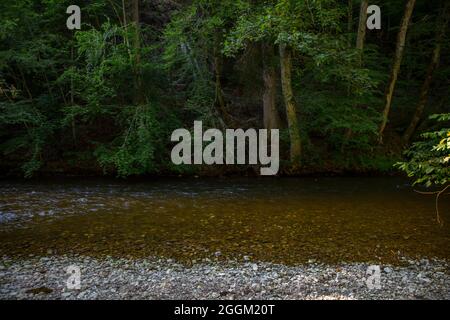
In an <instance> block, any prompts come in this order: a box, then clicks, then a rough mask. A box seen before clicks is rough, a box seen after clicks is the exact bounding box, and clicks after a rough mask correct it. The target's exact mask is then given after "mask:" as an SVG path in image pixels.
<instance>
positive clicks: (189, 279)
mask: <svg viewBox="0 0 450 320" xmlns="http://www.w3.org/2000/svg"><path fill="white" fill-rule="evenodd" d="M69 266H76V267H79V268H80V272H81V277H80V286H81V288H80V289H68V287H67V280H68V278H69V277H70V274H68V273H67V268H68V267H69ZM368 267H369V264H364V263H351V264H338V265H325V264H320V263H317V262H315V261H310V263H308V264H304V265H297V266H286V265H281V264H269V263H262V262H253V261H250V260H249V261H247V262H236V261H229V262H211V261H203V262H199V263H196V264H194V265H193V266H185V265H182V264H178V263H177V262H175V261H173V260H170V259H169V260H167V259H156V258H149V259H139V260H127V259H116V258H110V257H108V258H105V259H94V258H90V257H84V256H67V255H63V256H49V257H39V258H38V257H29V258H28V259H25V260H24V259H20V260H17V259H10V258H8V257H2V259H1V263H0V299H450V269H449V265H448V263H447V262H445V261H442V260H426V259H422V260H407V259H405V264H404V265H403V266H401V267H399V266H391V265H381V266H379V267H380V271H381V273H380V283H379V284H380V288H379V289H377V288H372V289H371V288H369V287H368V285H367V277H368V275H367V269H368ZM371 283H376V282H371Z"/></svg>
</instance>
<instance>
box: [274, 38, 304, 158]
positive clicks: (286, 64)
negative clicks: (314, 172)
mask: <svg viewBox="0 0 450 320" xmlns="http://www.w3.org/2000/svg"><path fill="white" fill-rule="evenodd" d="M279 47H280V65H281V86H282V88H283V97H284V103H285V106H286V117H287V120H288V125H289V136H290V141H291V150H290V154H291V162H292V163H293V164H294V167H295V166H296V164H297V163H298V161H299V160H300V157H301V154H302V143H301V139H300V131H299V125H298V118H297V106H296V104H295V99H294V93H293V92H292V51H291V48H290V47H289V46H287V45H286V44H280V46H279Z"/></svg>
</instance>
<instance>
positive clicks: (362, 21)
mask: <svg viewBox="0 0 450 320" xmlns="http://www.w3.org/2000/svg"><path fill="white" fill-rule="evenodd" d="M368 6H369V1H368V0H363V1H362V2H361V8H360V11H359V24H358V34H357V36H356V49H357V50H358V51H359V65H362V52H363V49H364V41H365V39H366V30H367V25H366V24H367V7H368Z"/></svg>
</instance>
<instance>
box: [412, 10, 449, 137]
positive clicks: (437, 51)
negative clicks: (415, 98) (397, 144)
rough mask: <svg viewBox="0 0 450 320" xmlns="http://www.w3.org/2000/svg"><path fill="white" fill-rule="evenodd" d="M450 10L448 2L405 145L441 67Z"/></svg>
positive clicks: (437, 25) (418, 119)
mask: <svg viewBox="0 0 450 320" xmlns="http://www.w3.org/2000/svg"><path fill="white" fill-rule="evenodd" d="M449 8H450V3H449V2H447V3H446V5H445V7H444V10H443V11H442V14H441V17H440V19H439V21H438V22H437V23H436V40H435V45H434V49H433V53H432V56H431V61H430V64H429V65H428V69H427V73H426V75H425V80H424V82H423V84H422V88H421V90H420V98H419V102H418V103H417V106H416V109H415V111H414V115H413V117H412V119H411V122H410V123H409V126H408V128H407V129H406V131H405V133H404V135H403V143H404V144H405V145H406V144H408V143H409V141H410V140H411V137H412V135H413V134H414V132H415V131H416V128H417V125H418V124H419V122H420V119H421V118H422V114H423V111H424V109H425V106H426V104H427V100H428V93H429V91H430V86H431V83H432V81H433V76H434V73H435V71H436V69H437V68H438V66H439V60H440V57H441V49H442V40H443V38H444V36H445V32H446V30H447V25H448V21H449V18H450V12H449Z"/></svg>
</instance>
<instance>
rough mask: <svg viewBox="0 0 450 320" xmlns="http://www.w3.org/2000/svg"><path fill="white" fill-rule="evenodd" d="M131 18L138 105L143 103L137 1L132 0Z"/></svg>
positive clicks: (136, 100)
mask: <svg viewBox="0 0 450 320" xmlns="http://www.w3.org/2000/svg"><path fill="white" fill-rule="evenodd" d="M131 17H132V21H133V25H134V41H133V46H134V78H135V79H134V82H135V90H136V93H135V102H136V104H138V105H140V104H143V103H144V102H145V98H144V92H143V86H142V75H141V55H140V50H141V36H140V20H139V0H133V1H132V3H131Z"/></svg>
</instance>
